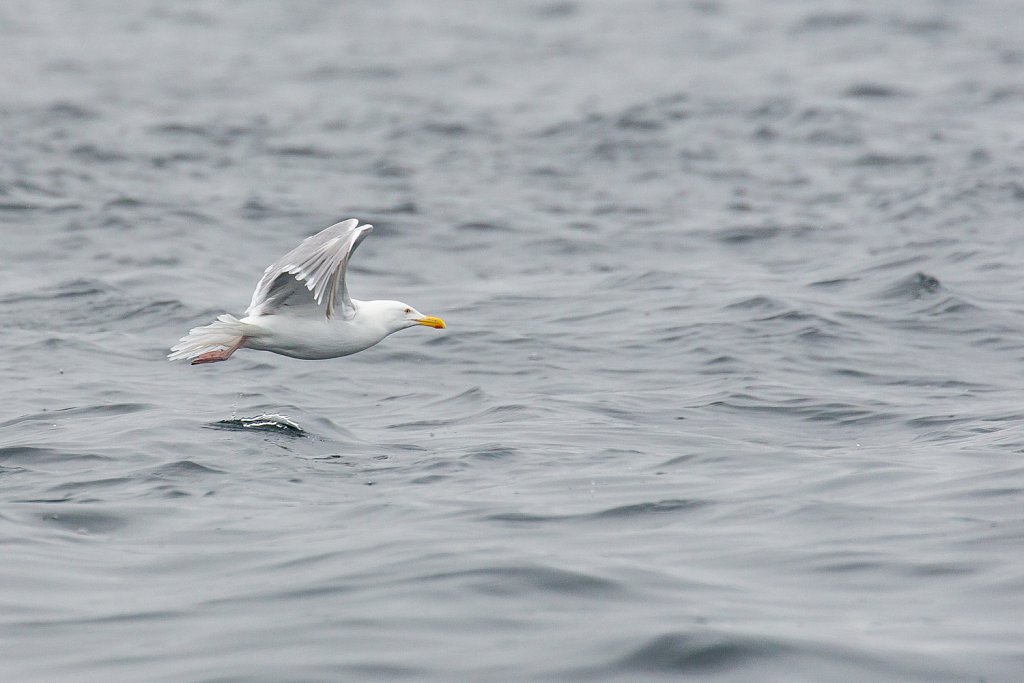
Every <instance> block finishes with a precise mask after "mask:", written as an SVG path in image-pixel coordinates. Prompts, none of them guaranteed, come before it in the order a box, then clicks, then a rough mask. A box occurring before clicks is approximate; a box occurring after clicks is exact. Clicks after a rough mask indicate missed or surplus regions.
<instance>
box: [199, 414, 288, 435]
mask: <svg viewBox="0 0 1024 683" xmlns="http://www.w3.org/2000/svg"><path fill="white" fill-rule="evenodd" d="M208 426H209V427H211V428H212V429H227V430H236V431H257V432H271V433H274V434H286V435H288V436H296V437H299V436H306V435H307V432H306V430H304V429H303V428H302V427H300V426H299V425H298V423H296V422H295V421H294V420H292V419H291V418H290V417H287V416H285V415H275V414H272V413H263V414H261V415H255V416H253V417H233V418H231V419H229V420H218V421H217V422H213V423H211V424H210V425H208Z"/></svg>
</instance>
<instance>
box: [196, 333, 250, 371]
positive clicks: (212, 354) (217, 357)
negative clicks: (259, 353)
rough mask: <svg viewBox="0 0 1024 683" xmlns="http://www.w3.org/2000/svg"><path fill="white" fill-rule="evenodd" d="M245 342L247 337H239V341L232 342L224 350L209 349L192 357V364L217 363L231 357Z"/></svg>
mask: <svg viewBox="0 0 1024 683" xmlns="http://www.w3.org/2000/svg"><path fill="white" fill-rule="evenodd" d="M244 343H245V337H239V338H238V341H236V342H235V343H234V344H232V345H231V346H230V347H228V348H226V349H224V350H223V351H207V352H206V353H204V354H202V355H199V356H196V357H195V358H193V359H192V365H201V364H203V363H216V362H218V361H222V360H227V359H228V358H231V354H233V353H234V352H235V351H237V350H238V349H240V348H241V347H242V344H244Z"/></svg>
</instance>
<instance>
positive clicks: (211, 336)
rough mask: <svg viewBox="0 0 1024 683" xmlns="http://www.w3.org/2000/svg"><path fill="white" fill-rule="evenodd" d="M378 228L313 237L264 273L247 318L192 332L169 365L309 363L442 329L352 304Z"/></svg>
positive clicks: (394, 310) (388, 308)
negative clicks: (269, 356)
mask: <svg viewBox="0 0 1024 683" xmlns="http://www.w3.org/2000/svg"><path fill="white" fill-rule="evenodd" d="M372 229H373V226H372V225H359V221H357V220H356V219H354V218H351V219H349V220H347V221H342V222H341V223H337V224H335V225H332V226H331V227H329V228H325V229H324V230H321V231H320V232H318V233H317V234H315V235H313V236H312V237H307V238H306V239H305V240H303V242H302V244H300V245H299V246H297V247H295V248H294V249H292V250H291V251H290V252H288V253H287V254H285V255H284V256H283V257H282V258H281V259H280V260H279V261H277V262H276V263H274V264H273V265H271V266H269V267H268V268H267V269H266V270H265V271H264V273H263V277H262V278H261V279H260V281H259V284H257V285H256V291H255V292H253V295H252V302H251V303H250V304H249V308H248V309H247V310H246V311H245V317H244V318H242V319H241V320H239V319H238V318H236V317H234V316H232V315H229V314H227V313H225V314H224V315H222V316H220V317H218V318H217V320H216V321H214V322H212V323H210V324H209V325H206V326H205V327H196V328H194V329H192V330H190V331H189V333H188V334H187V335H185V336H184V337H182V338H181V341H179V342H178V343H177V344H175V345H174V346H173V347H172V348H171V353H170V354H169V355H168V356H167V358H168V360H191V361H192V365H197V364H199V363H213V362H216V361H221V360H227V359H228V358H230V357H231V354H233V353H234V352H235V351H237V350H238V349H257V350H259V351H272V352H273V353H279V354H281V355H283V356H291V357H292V358H303V359H308V360H319V359H323V358H337V357H338V356H347V355H349V354H352V353H357V352H359V351H362V350H363V349H368V348H370V347H371V346H373V345H374V344H376V343H377V342H379V341H380V340H382V339H384V337H386V336H388V335H389V334H393V333H394V332H398V331H399V330H404V329H405V328H407V327H414V326H416V325H425V326H427V327H435V328H438V329H444V326H445V325H444V321H443V320H441V319H440V318H432V317H430V316H426V315H423V314H422V313H420V312H419V311H417V310H416V309H415V308H413V307H412V306H409V305H408V304H403V303H402V302H400V301H359V300H357V299H353V298H351V297H349V295H348V287H346V286H345V268H346V266H348V260H349V258H351V256H352V252H353V251H355V250H356V247H358V246H359V244H360V243H361V242H362V241H363V240H364V239H366V236H367V235H369V234H370V231H371V230H372Z"/></svg>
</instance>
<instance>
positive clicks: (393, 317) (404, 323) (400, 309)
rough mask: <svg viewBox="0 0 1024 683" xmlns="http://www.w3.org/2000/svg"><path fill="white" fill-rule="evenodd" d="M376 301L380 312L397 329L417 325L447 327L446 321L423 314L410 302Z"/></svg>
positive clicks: (441, 328) (436, 327)
mask: <svg viewBox="0 0 1024 683" xmlns="http://www.w3.org/2000/svg"><path fill="white" fill-rule="evenodd" d="M374 303H376V304H377V306H378V307H377V310H378V311H379V313H378V314H379V315H381V316H383V317H384V318H385V319H386V320H387V322H388V324H389V326H390V327H392V328H394V330H395V331H398V330H404V329H405V328H407V327H415V326H416V325H423V326H425V327H433V328H435V329H438V330H443V329H444V328H445V324H444V321H443V320H441V319H440V318H434V317H432V316H429V315H423V314H422V313H420V312H419V311H417V310H416V309H415V308H413V307H412V306H410V305H409V304H403V303H402V302H401V301H376V302H374Z"/></svg>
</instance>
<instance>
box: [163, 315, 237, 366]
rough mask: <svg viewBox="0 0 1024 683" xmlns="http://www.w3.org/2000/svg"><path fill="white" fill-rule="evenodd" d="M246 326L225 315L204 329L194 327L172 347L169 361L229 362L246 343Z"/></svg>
mask: <svg viewBox="0 0 1024 683" xmlns="http://www.w3.org/2000/svg"><path fill="white" fill-rule="evenodd" d="M245 328H246V324H245V323H243V322H242V321H241V320H239V319H238V318H236V317H235V316H233V315H229V314H227V313H225V314H224V315H221V316H219V317H218V318H217V319H216V320H215V321H213V322H212V323H210V324H209V325H204V326H203V327H193V328H192V329H191V330H189V331H188V334H186V335H185V336H184V337H182V338H181V339H180V340H179V341H178V343H177V344H175V345H174V346H172V347H171V352H170V353H169V354H167V360H191V361H192V364H193V365H195V364H197V363H209V362H211V361H218V360H227V359H228V358H229V357H230V356H231V354H232V353H234V352H235V351H237V350H238V348H239V347H240V346H241V345H242V343H243V342H244V341H245Z"/></svg>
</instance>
